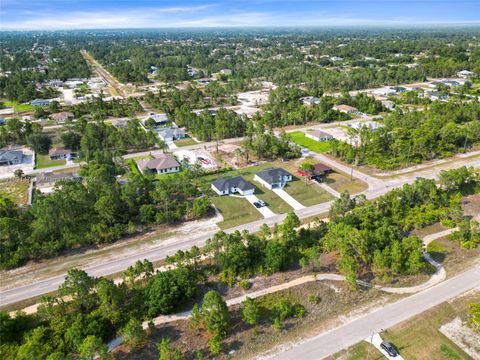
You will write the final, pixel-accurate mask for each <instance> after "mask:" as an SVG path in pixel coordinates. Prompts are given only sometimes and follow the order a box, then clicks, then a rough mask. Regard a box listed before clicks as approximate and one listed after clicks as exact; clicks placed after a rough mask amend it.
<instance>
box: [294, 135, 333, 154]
mask: <svg viewBox="0 0 480 360" xmlns="http://www.w3.org/2000/svg"><path fill="white" fill-rule="evenodd" d="M288 135H289V136H290V137H291V139H292V140H293V141H294V142H295V143H296V144H297V145H300V146H303V147H305V148H307V149H308V150H311V151H314V152H316V153H324V152H327V151H328V150H330V149H331V147H332V145H331V144H330V142H329V141H315V140H313V139H310V138H308V137H306V136H305V133H304V132H303V131H294V132H291V133H289V134H288Z"/></svg>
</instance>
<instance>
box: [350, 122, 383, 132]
mask: <svg viewBox="0 0 480 360" xmlns="http://www.w3.org/2000/svg"><path fill="white" fill-rule="evenodd" d="M348 126H350V127H351V128H353V129H356V130H360V129H361V128H363V127H366V128H368V129H370V130H372V131H375V130H377V129H378V128H381V127H382V126H383V124H380V123H379V122H377V121H365V122H357V123H351V124H348Z"/></svg>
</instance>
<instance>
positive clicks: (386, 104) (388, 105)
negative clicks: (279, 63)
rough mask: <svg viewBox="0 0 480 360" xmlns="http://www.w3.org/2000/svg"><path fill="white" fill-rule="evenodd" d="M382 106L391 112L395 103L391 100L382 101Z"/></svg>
mask: <svg viewBox="0 0 480 360" xmlns="http://www.w3.org/2000/svg"><path fill="white" fill-rule="evenodd" d="M382 105H383V106H384V107H385V108H387V109H388V110H393V109H394V108H395V103H394V102H393V101H391V100H382Z"/></svg>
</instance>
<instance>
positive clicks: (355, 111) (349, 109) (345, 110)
mask: <svg viewBox="0 0 480 360" xmlns="http://www.w3.org/2000/svg"><path fill="white" fill-rule="evenodd" d="M333 110H337V111H340V112H343V113H345V114H358V109H357V108H355V107H353V106H350V105H335V106H333Z"/></svg>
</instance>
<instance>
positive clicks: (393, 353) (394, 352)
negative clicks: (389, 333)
mask: <svg viewBox="0 0 480 360" xmlns="http://www.w3.org/2000/svg"><path fill="white" fill-rule="evenodd" d="M380 347H381V348H382V349H383V350H385V351H386V352H387V354H388V355H390V356H391V357H396V356H397V355H398V352H397V350H395V348H394V347H393V346H392V344H390V343H389V342H387V341H383V342H382V343H381V344H380Z"/></svg>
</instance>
